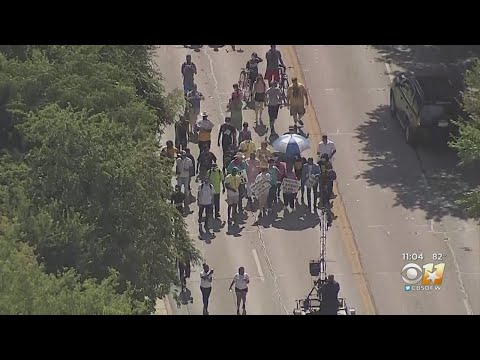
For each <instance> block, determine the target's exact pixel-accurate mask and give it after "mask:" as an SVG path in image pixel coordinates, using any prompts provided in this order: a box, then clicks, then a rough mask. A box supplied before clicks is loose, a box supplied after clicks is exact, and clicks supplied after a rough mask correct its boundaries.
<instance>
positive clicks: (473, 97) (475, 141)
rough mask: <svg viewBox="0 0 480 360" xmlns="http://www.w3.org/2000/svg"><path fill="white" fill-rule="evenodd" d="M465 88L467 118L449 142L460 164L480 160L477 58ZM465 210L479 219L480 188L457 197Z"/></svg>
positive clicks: (468, 73) (460, 122) (479, 90)
mask: <svg viewBox="0 0 480 360" xmlns="http://www.w3.org/2000/svg"><path fill="white" fill-rule="evenodd" d="M465 83H466V89H465V92H464V94H463V110H464V111H465V112H466V113H467V115H468V116H467V119H463V120H459V121H458V122H457V125H458V126H459V135H458V136H456V137H455V139H454V140H453V141H452V142H450V146H451V147H452V148H453V149H455V150H456V151H457V152H458V155H459V157H460V159H461V161H462V164H464V165H468V164H472V163H475V162H478V160H480V62H479V61H478V60H477V61H476V62H475V64H474V65H473V67H472V68H471V69H470V70H468V71H467V72H466V75H465ZM459 203H460V204H462V205H463V206H464V208H465V210H466V212H467V213H468V214H469V215H470V216H472V217H474V218H475V219H477V220H480V188H476V189H471V190H470V191H468V192H467V193H466V194H465V196H464V197H463V198H462V199H459Z"/></svg>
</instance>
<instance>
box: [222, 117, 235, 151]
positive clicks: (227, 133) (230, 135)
mask: <svg viewBox="0 0 480 360" xmlns="http://www.w3.org/2000/svg"><path fill="white" fill-rule="evenodd" d="M220 138H221V140H222V150H223V153H225V151H227V150H228V148H229V147H230V145H232V144H236V141H237V129H235V127H234V126H233V125H232V124H230V118H229V117H226V118H225V123H224V124H222V126H220V131H219V132H218V146H220Z"/></svg>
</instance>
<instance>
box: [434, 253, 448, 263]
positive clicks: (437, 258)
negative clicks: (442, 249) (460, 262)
mask: <svg viewBox="0 0 480 360" xmlns="http://www.w3.org/2000/svg"><path fill="white" fill-rule="evenodd" d="M446 257H447V254H442V253H435V254H432V260H433V261H443V260H444V259H445V258H446Z"/></svg>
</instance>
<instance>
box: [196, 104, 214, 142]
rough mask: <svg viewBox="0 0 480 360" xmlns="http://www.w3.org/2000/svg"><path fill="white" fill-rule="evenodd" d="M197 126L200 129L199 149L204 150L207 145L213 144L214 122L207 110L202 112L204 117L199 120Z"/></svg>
mask: <svg viewBox="0 0 480 360" xmlns="http://www.w3.org/2000/svg"><path fill="white" fill-rule="evenodd" d="M195 128H196V129H198V149H199V150H200V151H202V148H203V147H204V146H205V145H207V146H208V147H209V148H210V147H211V145H212V129H213V123H212V122H211V121H210V119H209V118H208V114H207V113H206V112H203V113H202V118H201V119H200V120H198V121H197V123H196V124H195Z"/></svg>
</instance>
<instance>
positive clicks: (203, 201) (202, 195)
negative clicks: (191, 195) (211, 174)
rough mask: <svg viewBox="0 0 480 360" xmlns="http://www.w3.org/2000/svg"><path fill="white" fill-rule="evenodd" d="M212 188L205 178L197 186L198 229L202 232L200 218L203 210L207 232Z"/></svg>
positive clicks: (211, 203)
mask: <svg viewBox="0 0 480 360" xmlns="http://www.w3.org/2000/svg"><path fill="white" fill-rule="evenodd" d="M213 196H214V189H213V186H212V184H210V182H209V181H208V179H207V178H205V179H203V182H202V184H201V185H200V186H199V187H198V195H197V202H198V231H199V232H200V233H201V232H202V218H203V212H204V211H205V225H204V229H205V233H206V234H208V233H209V219H210V216H211V215H212V210H213Z"/></svg>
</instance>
